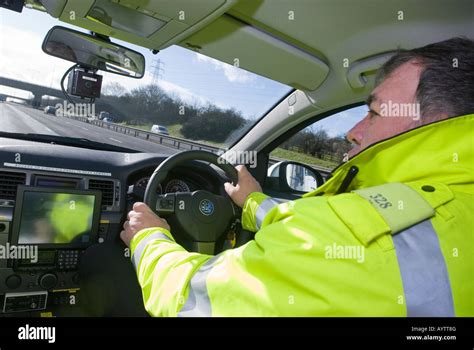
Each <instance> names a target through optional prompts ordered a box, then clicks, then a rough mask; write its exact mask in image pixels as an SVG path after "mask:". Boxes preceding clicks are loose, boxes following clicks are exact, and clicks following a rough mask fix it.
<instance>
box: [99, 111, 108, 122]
mask: <svg viewBox="0 0 474 350" xmlns="http://www.w3.org/2000/svg"><path fill="white" fill-rule="evenodd" d="M105 118H110V113H109V112H106V111H102V112H100V113H99V120H104V119H105ZM104 121H105V120H104Z"/></svg>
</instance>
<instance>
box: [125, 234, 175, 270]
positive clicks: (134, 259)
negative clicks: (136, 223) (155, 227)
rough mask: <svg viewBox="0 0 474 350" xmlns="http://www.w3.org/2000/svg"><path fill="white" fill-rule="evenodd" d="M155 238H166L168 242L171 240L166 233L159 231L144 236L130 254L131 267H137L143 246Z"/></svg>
mask: <svg viewBox="0 0 474 350" xmlns="http://www.w3.org/2000/svg"><path fill="white" fill-rule="evenodd" d="M155 239H161V240H163V239H164V240H167V241H170V242H173V240H172V239H170V238H169V237H168V236H167V235H165V234H164V233H161V232H156V233H153V234H151V235H149V236H146V237H145V238H143V239H142V240H141V241H140V242H139V243H138V244H137V246H136V248H135V251H134V252H133V256H132V264H133V267H135V270H136V269H137V268H138V263H139V262H140V259H141V258H142V254H143V250H144V249H145V246H146V245H147V244H148V243H149V242H151V241H154V240H155Z"/></svg>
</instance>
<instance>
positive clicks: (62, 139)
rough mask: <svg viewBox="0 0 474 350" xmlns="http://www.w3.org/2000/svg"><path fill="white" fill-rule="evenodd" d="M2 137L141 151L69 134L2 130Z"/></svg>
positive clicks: (105, 149)
mask: <svg viewBox="0 0 474 350" xmlns="http://www.w3.org/2000/svg"><path fill="white" fill-rule="evenodd" d="M0 137H7V138H12V139H21V140H27V141H36V142H43V143H50V144H57V145H63V146H74V147H81V148H89V149H95V150H100V151H113V152H126V153H139V151H137V150H134V149H130V148H125V147H120V146H115V145H109V144H107V143H102V142H97V141H92V140H89V139H85V138H76V137H68V136H56V135H47V134H33V133H12V132H5V131H0Z"/></svg>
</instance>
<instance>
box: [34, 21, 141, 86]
mask: <svg viewBox="0 0 474 350" xmlns="http://www.w3.org/2000/svg"><path fill="white" fill-rule="evenodd" d="M42 49H43V51H44V52H45V53H47V54H48V55H51V56H55V57H59V58H62V59H64V60H68V61H71V62H75V63H77V64H79V65H81V66H83V67H87V68H91V69H99V70H102V71H106V72H110V73H115V74H120V75H124V76H127V77H131V78H142V77H143V75H144V73H145V57H144V56H143V55H142V54H141V53H139V52H137V51H133V50H130V49H128V48H126V47H124V46H121V45H117V44H114V43H112V42H109V41H106V40H105V39H103V38H101V37H98V36H93V35H90V34H85V33H81V32H78V31H75V30H72V29H69V28H65V27H60V26H56V27H53V28H51V29H50V31H49V32H48V34H46V37H45V39H44V41H43V46H42Z"/></svg>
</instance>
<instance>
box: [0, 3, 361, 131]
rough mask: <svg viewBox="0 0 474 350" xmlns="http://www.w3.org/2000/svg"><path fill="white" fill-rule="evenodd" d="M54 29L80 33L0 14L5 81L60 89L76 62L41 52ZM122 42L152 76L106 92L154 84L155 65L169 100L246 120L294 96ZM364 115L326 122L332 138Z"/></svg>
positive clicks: (208, 63)
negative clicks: (223, 110) (224, 110)
mask: <svg viewBox="0 0 474 350" xmlns="http://www.w3.org/2000/svg"><path fill="white" fill-rule="evenodd" d="M54 25H62V26H66V27H71V28H74V29H76V30H80V31H85V30H83V29H82V28H75V27H72V26H70V25H68V24H66V23H63V22H60V21H58V20H57V19H55V18H53V17H51V16H49V15H48V14H46V13H42V12H39V11H35V10H31V9H24V10H23V13H21V14H19V13H15V12H12V11H8V10H5V9H0V29H1V36H0V75H1V76H4V77H9V78H13V79H17V80H23V81H28V82H32V83H36V84H40V85H44V86H48V87H53V88H56V89H59V82H60V80H61V77H62V75H63V74H64V72H65V71H66V70H67V69H68V68H69V67H70V66H71V62H68V61H64V60H61V59H59V58H55V57H52V56H48V55H47V54H45V53H43V51H42V50H41V44H42V42H43V38H44V37H45V35H46V33H47V31H48V30H49V29H50V28H51V27H53V26H54ZM113 41H115V42H118V43H120V44H122V45H124V46H127V47H130V48H132V49H135V50H137V51H140V52H141V53H142V54H143V55H144V56H145V59H146V63H147V71H146V74H145V76H144V77H143V78H142V79H132V78H126V77H121V76H118V75H115V74H110V73H105V72H101V73H100V74H103V75H104V79H103V83H102V84H103V86H106V85H108V84H110V83H112V82H118V83H120V84H121V85H123V86H124V87H125V88H127V89H128V90H131V89H133V88H136V87H138V86H140V85H146V84H149V83H151V82H152V79H153V78H152V74H151V73H152V71H153V68H152V66H154V65H156V60H157V59H159V60H160V61H161V66H162V68H163V70H162V72H161V78H160V79H159V80H158V84H159V85H160V86H161V87H162V88H163V89H164V90H165V91H167V92H169V93H170V94H175V95H177V96H179V97H180V98H181V99H183V100H184V101H186V102H191V103H193V102H194V103H201V104H206V103H208V102H210V103H213V104H215V105H217V106H219V107H222V108H235V109H237V110H239V111H241V112H242V113H243V116H244V117H245V118H255V117H257V118H258V117H260V116H262V115H263V114H264V113H265V112H266V111H268V109H269V108H271V107H272V106H273V105H274V103H276V102H277V101H278V100H279V99H280V98H281V97H282V96H284V95H286V94H287V93H288V92H289V91H290V89H291V88H290V87H288V86H286V85H283V84H280V83H278V82H275V81H272V80H270V79H267V78H264V77H260V76H258V75H256V74H253V73H249V72H247V71H244V70H242V69H238V68H235V67H233V66H231V65H228V64H224V63H221V62H219V61H217V60H214V59H211V58H208V57H206V56H203V55H200V54H197V53H195V52H192V51H189V50H186V49H183V48H181V47H178V46H172V47H170V48H167V49H165V50H163V51H161V52H159V53H158V54H157V55H153V54H152V53H151V52H150V51H149V50H148V49H144V48H141V47H138V46H135V45H132V44H129V43H124V42H120V41H118V40H116V39H113ZM0 92H3V93H8V94H12V95H15V96H19V97H30V96H31V94H30V93H28V92H25V91H20V90H12V89H10V88H7V87H3V86H0ZM361 113H362V110H361V111H356V112H353V111H348V112H345V114H344V117H343V118H331V119H330V120H326V121H323V122H321V126H323V127H324V128H325V129H327V130H328V132H329V134H330V135H331V136H333V135H337V134H341V133H345V132H346V131H347V130H348V128H349V126H350V125H352V124H354V123H355V121H356V120H358V119H359V115H360V114H361Z"/></svg>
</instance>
